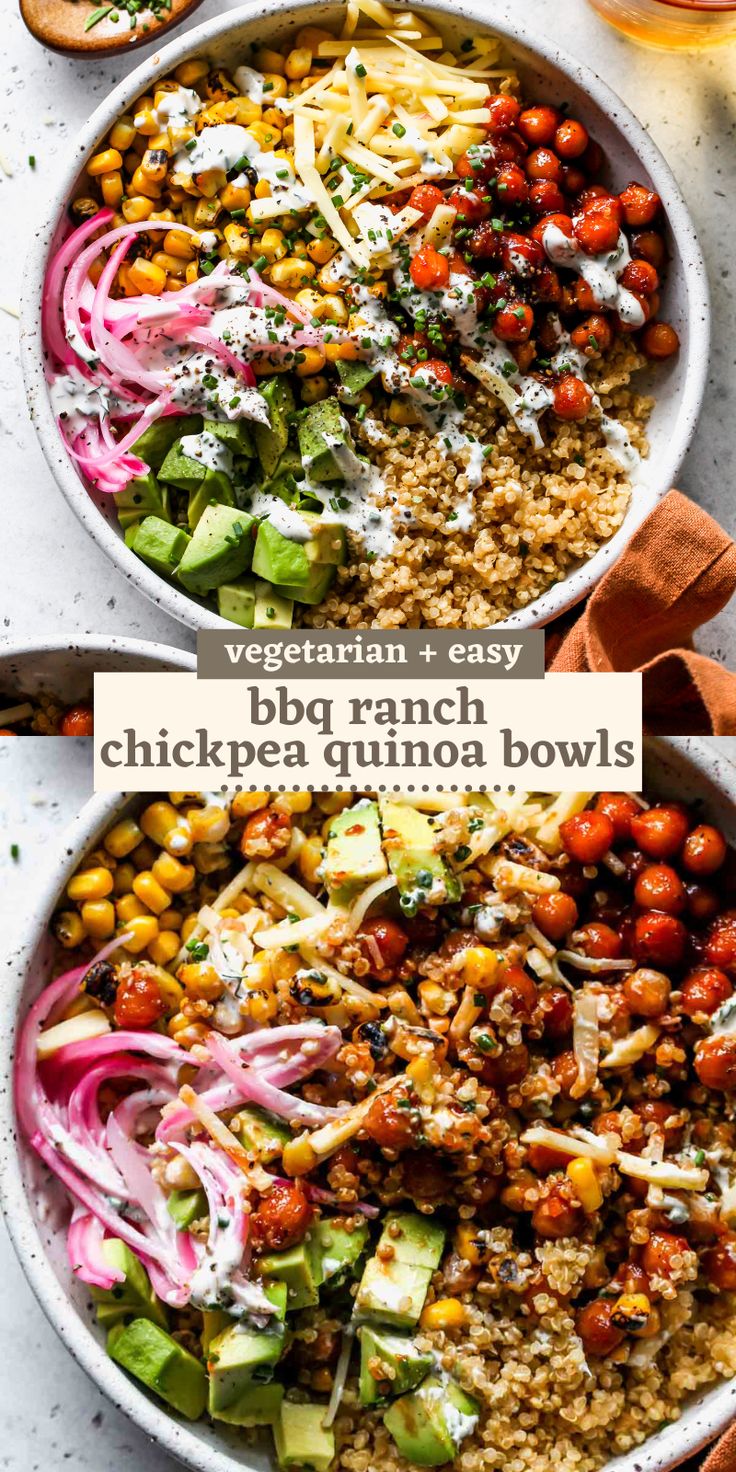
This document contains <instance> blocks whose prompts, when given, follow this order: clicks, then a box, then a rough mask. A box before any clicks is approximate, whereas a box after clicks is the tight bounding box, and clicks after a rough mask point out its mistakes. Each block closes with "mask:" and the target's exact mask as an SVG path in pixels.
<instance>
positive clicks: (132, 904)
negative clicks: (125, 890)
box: [115, 894, 151, 925]
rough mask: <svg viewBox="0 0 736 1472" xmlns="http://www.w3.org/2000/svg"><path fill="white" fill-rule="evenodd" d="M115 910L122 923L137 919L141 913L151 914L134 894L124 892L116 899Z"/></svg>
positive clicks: (125, 923)
mask: <svg viewBox="0 0 736 1472" xmlns="http://www.w3.org/2000/svg"><path fill="white" fill-rule="evenodd" d="M115 910H116V912H117V917H118V920H119V921H120V923H121V925H127V923H128V921H129V920H137V919H139V917H140V916H141V915H150V913H151V912H150V910H149V909H148V907H147V906H146V905H144V904H143V901H142V900H139V899H138V898H137V896H136V895H134V894H124V895H122V896H121V898H120V899H119V900H117V901H116V904H115Z"/></svg>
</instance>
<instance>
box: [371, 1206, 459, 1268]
mask: <svg viewBox="0 0 736 1472" xmlns="http://www.w3.org/2000/svg"><path fill="white" fill-rule="evenodd" d="M446 1237H447V1233H446V1231H445V1228H444V1227H443V1226H442V1225H441V1223H440V1222H437V1221H434V1220H433V1219H432V1217H429V1216H420V1215H419V1213H418V1212H414V1211H392V1212H390V1214H389V1215H388V1216H387V1217H386V1221H385V1223H384V1227H383V1231H382V1233H381V1236H380V1238H379V1242H378V1246H379V1248H382V1247H391V1248H392V1250H393V1255H394V1259H395V1260H396V1261H397V1262H409V1263H412V1265H413V1266H414V1267H420V1268H429V1269H430V1270H431V1271H432V1272H434V1271H435V1268H438V1267H439V1265H440V1262H441V1261H442V1253H443V1252H444V1249H445V1240H446Z"/></svg>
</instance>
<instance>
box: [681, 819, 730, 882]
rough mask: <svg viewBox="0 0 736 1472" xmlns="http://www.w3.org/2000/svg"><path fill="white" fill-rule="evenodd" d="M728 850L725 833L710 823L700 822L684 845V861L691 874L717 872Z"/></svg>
mask: <svg viewBox="0 0 736 1472" xmlns="http://www.w3.org/2000/svg"><path fill="white" fill-rule="evenodd" d="M727 852H728V850H727V847H726V840H725V838H724V837H723V834H722V833H720V832H719V830H718V829H717V828H713V827H712V826H711V824H710V823H700V824H698V827H697V828H693V829H692V831H691V832H690V833H688V835H687V838H686V839H685V842H684V844H683V846H682V854H681V858H682V862H683V864H684V866H685V868H686V869H687V870H688V871H689V873H690V874H698V875H703V874H705V875H708V874H715V872H716V870H717V869H720V868H721V866H722V864H723V863H724V862H725V858H726V854H727Z"/></svg>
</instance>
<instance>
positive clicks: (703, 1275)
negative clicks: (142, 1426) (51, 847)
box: [15, 793, 736, 1472]
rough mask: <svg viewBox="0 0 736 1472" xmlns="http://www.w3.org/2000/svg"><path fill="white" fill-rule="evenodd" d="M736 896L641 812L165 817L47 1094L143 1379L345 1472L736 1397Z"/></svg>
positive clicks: (398, 811) (132, 845)
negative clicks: (714, 1393) (735, 1384)
mask: <svg viewBox="0 0 736 1472" xmlns="http://www.w3.org/2000/svg"><path fill="white" fill-rule="evenodd" d="M735 885H736V861H735V860H734V853H733V851H732V850H730V849H729V848H728V846H727V843H726V841H725V839H724V837H723V835H722V833H721V832H720V830H719V829H718V828H717V827H715V826H713V825H712V824H711V823H709V822H704V821H703V820H702V819H701V818H700V816H699V815H698V813H697V812H696V811H695V809H694V808H688V807H687V806H686V805H685V804H683V803H680V802H671V801H669V802H658V801H656V800H654V801H653V802H651V803H650V802H649V801H648V800H647V799H646V797H641V796H639V795H634V794H631V795H628V794H608V793H602V794H598V795H595V794H589V793H580V794H572V795H571V794H567V795H557V796H554V795H553V796H550V795H546V796H544V797H539V796H537V795H535V794H527V793H516V794H514V795H511V794H501V795H500V796H498V797H494V798H491V797H489V796H488V795H484V794H469V795H466V796H463V797H457V796H450V795H434V796H427V797H424V798H417V799H409V798H374V797H371V796H370V795H369V794H366V795H365V796H362V797H359V798H356V797H355V796H350V795H339V794H334V795H326V794H319V795H317V796H316V797H313V796H312V795H311V794H309V793H288V794H282V795H280V796H271V797H269V795H268V794H266V793H255V794H253V793H248V794H240V795H238V796H236V797H234V798H232V799H230V800H228V799H225V798H222V797H215V796H214V795H212V794H196V793H188V794H187V793H172V794H169V796H168V797H167V798H160V799H154V800H153V801H152V800H150V798H146V799H144V800H136V801H134V802H132V803H128V805H127V806H126V807H125V809H124V811H123V812H122V814H121V815H120V816H119V817H118V818H117V819H116V821H114V822H113V823H112V824H111V825H108V826H107V828H106V830H104V832H103V835H102V836H101V838H100V839H99V840H98V846H97V848H96V849H95V850H94V851H93V852H91V853H89V854H88V855H87V857H86V858H85V859H84V860H83V861H82V862H81V863H80V864H79V867H78V869H77V870H76V872H75V873H74V874H73V875H72V877H71V878H70V879H69V880H68V882H67V885H66V893H65V896H64V899H63V901H62V903H61V906H60V907H59V909H58V911H57V913H56V916H55V919H54V921H53V929H54V931H55V934H56V937H57V939H58V941H60V943H61V945H62V946H63V947H64V948H65V949H66V951H67V952H68V953H69V959H71V960H72V961H73V968H72V969H71V970H68V969H64V970H63V972H62V974H61V975H57V976H56V979H55V980H52V981H51V982H50V983H49V982H48V980H47V979H44V981H43V983H42V989H41V990H40V994H39V995H38V998H37V1000H36V1001H35V1002H34V1004H33V1005H32V1006H31V1008H30V1011H29V1012H28V1014H27V1016H26V1018H25V1020H24V1022H23V1025H22V1029H21V1033H20V1037H19V1042H18V1048H17V1053H16V1063H15V1082H16V1087H15V1094H16V1108H17V1111H18V1116H19V1120H20V1124H21V1128H22V1132H23V1135H24V1137H25V1139H26V1141H27V1142H29V1144H30V1146H31V1147H32V1152H33V1153H34V1155H35V1157H37V1158H39V1159H40V1161H41V1162H43V1166H44V1167H46V1168H47V1169H48V1172H49V1173H50V1175H51V1176H53V1177H55V1178H56V1179H57V1181H58V1182H59V1183H61V1186H62V1187H63V1191H64V1194H65V1196H66V1199H67V1201H68V1206H67V1211H66V1219H67V1223H68V1225H67V1226H66V1234H67V1250H68V1257H69V1263H70V1265H71V1268H72V1269H73V1272H74V1274H75V1275H76V1276H77V1278H78V1279H79V1280H81V1282H82V1283H84V1284H87V1285H88V1286H89V1289H90V1291H91V1295H92V1299H93V1300H94V1307H95V1312H96V1316H97V1319H98V1322H99V1326H100V1329H101V1330H102V1331H103V1332H104V1333H105V1334H106V1337H107V1348H108V1353H109V1355H110V1356H111V1358H112V1360H114V1361H115V1362H116V1363H117V1364H118V1365H119V1366H121V1367H122V1368H123V1369H124V1370H126V1371H127V1372H128V1374H129V1375H130V1376H131V1377H133V1378H134V1379H135V1380H137V1381H139V1382H140V1383H142V1385H143V1386H145V1387H146V1389H147V1390H148V1391H149V1392H150V1393H151V1394H152V1395H153V1396H155V1397H157V1398H158V1399H159V1401H160V1402H163V1403H164V1404H165V1405H166V1406H167V1407H169V1408H170V1410H171V1411H172V1412H173V1413H175V1414H176V1415H177V1416H178V1417H180V1418H184V1420H185V1421H187V1420H189V1421H192V1422H196V1421H198V1420H200V1419H201V1418H205V1417H207V1418H209V1419H210V1421H211V1422H212V1423H213V1424H214V1426H215V1427H216V1428H217V1427H219V1428H220V1429H221V1431H222V1433H223V1435H224V1436H229V1438H230V1439H229V1440H228V1442H227V1445H228V1446H230V1447H232V1446H233V1445H234V1443H233V1441H232V1437H233V1436H234V1435H235V1436H237V1437H240V1438H244V1439H245V1445H246V1446H247V1445H248V1444H249V1439H253V1438H255V1437H257V1436H259V1435H263V1434H264V1430H263V1428H266V1431H265V1434H269V1432H270V1434H272V1436H273V1445H274V1448H275V1454H276V1459H277V1461H278V1464H279V1466H280V1467H282V1468H289V1467H292V1466H308V1467H311V1468H313V1469H314V1472H328V1469H330V1468H340V1469H344V1472H368V1469H370V1468H380V1469H382V1472H384V1469H389V1468H390V1469H394V1472H399V1469H401V1468H403V1467H406V1466H418V1467H422V1466H439V1465H446V1464H452V1465H453V1466H455V1467H457V1468H459V1469H462V1472H483V1469H489V1472H491V1469H496V1468H501V1467H503V1466H505V1465H506V1464H507V1463H508V1459H509V1457H510V1456H512V1457H513V1458H514V1459H515V1462H518V1465H519V1467H520V1468H526V1467H529V1468H534V1469H542V1468H545V1469H547V1468H549V1467H550V1466H551V1464H552V1460H553V1459H554V1463H555V1465H556V1466H559V1467H561V1468H562V1469H563V1472H573V1469H576V1472H586V1469H590V1472H594V1469H596V1468H598V1467H601V1466H602V1465H603V1464H604V1463H605V1462H606V1461H607V1460H608V1459H609V1458H610V1456H611V1455H612V1454H613V1455H616V1454H617V1453H626V1452H627V1451H629V1450H631V1449H632V1448H634V1447H636V1446H638V1445H639V1444H640V1443H641V1442H643V1441H644V1440H645V1439H646V1438H647V1437H648V1436H650V1435H651V1434H652V1433H653V1432H654V1431H656V1430H657V1429H659V1428H660V1427H661V1425H662V1424H663V1423H664V1422H669V1421H671V1420H673V1419H677V1418H678V1417H679V1416H680V1414H681V1412H682V1411H683V1408H684V1404H685V1402H686V1401H687V1400H688V1398H689V1397H691V1396H692V1393H693V1392H695V1391H698V1390H700V1389H702V1388H703V1387H706V1386H708V1385H710V1384H713V1383H714V1382H716V1381H717V1380H719V1379H721V1378H722V1377H730V1376H732V1375H733V1374H734V1372H735V1371H736V1304H735V1303H734V1298H733V1291H734V1289H736V1233H734V1230H733V1223H734V1217H735V1216H736V1207H735V1206H734V1184H735V1183H736V1154H735V1143H736V1137H735V1134H734V1130H735V1128H736V1125H735V1123H734V1117H733V1088H734V1083H735V1082H736V1042H735V1041H734V1037H733V1013H734V996H733V985H734V977H735V976H736V911H735V910H734V908H733V897H734V886H735ZM100 946H101V947H102V948H101V949H100ZM95 952H96V954H95ZM57 969H58V968H57ZM69 1208H71V1210H69ZM62 1216H63V1213H62ZM60 1219H61V1218H60V1217H59V1216H58V1214H57V1216H56V1220H60ZM61 1229H62V1230H63V1228H61ZM259 1428H261V1429H260V1430H259Z"/></svg>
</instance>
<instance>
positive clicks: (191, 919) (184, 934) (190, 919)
mask: <svg viewBox="0 0 736 1472" xmlns="http://www.w3.org/2000/svg"><path fill="white" fill-rule="evenodd" d="M197 923H198V922H197V917H196V915H187V917H186V919H185V920H183V921H182V927H181V939H182V945H186V942H187V941H188V940H189V937H190V935H193V934H194V932H195V930H196V929H197Z"/></svg>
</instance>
